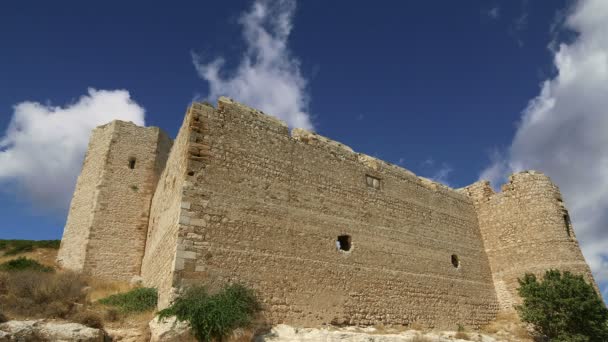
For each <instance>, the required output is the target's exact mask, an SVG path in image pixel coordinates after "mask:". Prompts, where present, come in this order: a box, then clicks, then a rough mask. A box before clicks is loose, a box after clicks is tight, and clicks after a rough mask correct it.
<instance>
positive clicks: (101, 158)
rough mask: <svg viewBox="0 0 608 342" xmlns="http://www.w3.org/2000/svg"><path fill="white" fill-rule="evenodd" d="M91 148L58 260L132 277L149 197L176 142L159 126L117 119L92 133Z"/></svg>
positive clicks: (66, 264) (100, 272)
mask: <svg viewBox="0 0 608 342" xmlns="http://www.w3.org/2000/svg"><path fill="white" fill-rule="evenodd" d="M90 146H91V149H90V150H89V152H88V154H87V157H86V159H85V163H84V166H83V172H82V175H81V177H80V178H79V181H78V185H77V189H76V192H75V195H74V199H73V200H72V205H71V210H70V214H69V216H68V220H67V224H66V228H65V231H64V239H63V241H64V242H63V243H62V245H61V248H60V251H59V259H60V261H61V264H62V265H63V266H64V267H66V268H69V269H75V270H79V271H82V272H84V273H86V274H90V275H94V276H97V277H101V278H111V279H120V280H130V279H131V278H132V277H133V276H136V275H139V274H140V267H141V261H142V258H143V254H144V248H145V243H146V231H147V229H148V216H149V209H150V200H151V198H152V195H153V194H154V191H155V189H156V183H157V181H158V176H159V174H160V171H161V170H162V169H164V165H165V162H166V159H167V156H168V154H169V150H170V148H171V140H170V139H169V137H168V136H167V135H166V134H165V133H163V132H162V131H161V130H160V129H158V128H155V127H152V128H143V127H138V126H136V125H135V124H133V123H130V122H122V121H113V122H112V123H110V124H107V125H105V126H101V127H99V128H97V129H96V130H95V131H94V132H93V134H92V139H91V144H90ZM100 171H101V172H100ZM83 251H84V257H83Z"/></svg>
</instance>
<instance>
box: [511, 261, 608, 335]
mask: <svg viewBox="0 0 608 342" xmlns="http://www.w3.org/2000/svg"><path fill="white" fill-rule="evenodd" d="M518 280H519V285H520V287H519V288H518V291H519V295H520V296H521V297H522V299H523V304H522V305H520V306H518V307H517V310H518V312H519V315H520V317H521V320H522V321H524V322H526V323H530V324H532V325H533V327H534V329H535V332H536V333H537V334H538V335H539V337H544V338H548V339H549V340H550V341H577V342H578V341H590V342H593V341H608V309H606V306H605V305H604V303H603V302H602V300H601V298H600V297H599V295H598V294H597V293H596V292H595V289H594V288H593V286H591V285H590V284H589V283H587V282H586V281H585V279H584V278H583V277H582V276H580V275H573V274H572V273H570V272H564V273H561V272H560V271H558V270H549V271H547V272H546V273H545V275H544V277H543V279H542V280H540V281H539V280H538V279H536V276H534V275H533V274H526V275H525V276H524V277H523V278H521V279H518Z"/></svg>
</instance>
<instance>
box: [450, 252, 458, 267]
mask: <svg viewBox="0 0 608 342" xmlns="http://www.w3.org/2000/svg"><path fill="white" fill-rule="evenodd" d="M452 266H454V268H459V267H460V260H459V259H458V255H456V254H452Z"/></svg>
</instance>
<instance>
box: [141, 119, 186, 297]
mask: <svg viewBox="0 0 608 342" xmlns="http://www.w3.org/2000/svg"><path fill="white" fill-rule="evenodd" d="M191 118H192V116H191V115H189V114H187V115H186V117H185V119H184V121H183V124H182V127H181V128H180V130H179V133H178V135H177V138H176V139H175V141H174V143H173V148H172V149H171V154H170V156H169V160H168V161H167V166H166V168H165V170H164V171H163V173H162V174H161V176H160V180H159V182H158V186H157V189H156V193H155V194H154V197H153V199H152V203H151V208H150V219H149V226H148V236H147V242H146V251H145V255H144V259H143V263H142V268H141V275H142V277H143V279H144V282H145V284H146V286H152V287H155V288H157V289H158V290H159V293H160V298H159V306H161V307H165V306H167V305H168V304H169V300H170V299H171V298H172V297H171V294H172V291H173V290H172V288H173V284H174V283H175V280H174V276H175V273H174V270H175V263H176V253H177V248H178V246H181V243H178V242H181V241H179V240H178V232H179V227H180V214H181V208H182V197H183V187H184V182H185V178H186V167H187V156H188V148H189V145H190V120H191Z"/></svg>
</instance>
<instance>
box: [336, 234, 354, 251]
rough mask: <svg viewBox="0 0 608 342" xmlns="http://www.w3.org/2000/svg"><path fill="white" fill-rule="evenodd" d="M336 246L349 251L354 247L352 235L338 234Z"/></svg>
mask: <svg viewBox="0 0 608 342" xmlns="http://www.w3.org/2000/svg"><path fill="white" fill-rule="evenodd" d="M336 247H337V248H338V250H341V251H345V252H348V251H350V249H351V247H352V243H351V237H350V235H338V239H337V240H336Z"/></svg>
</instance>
